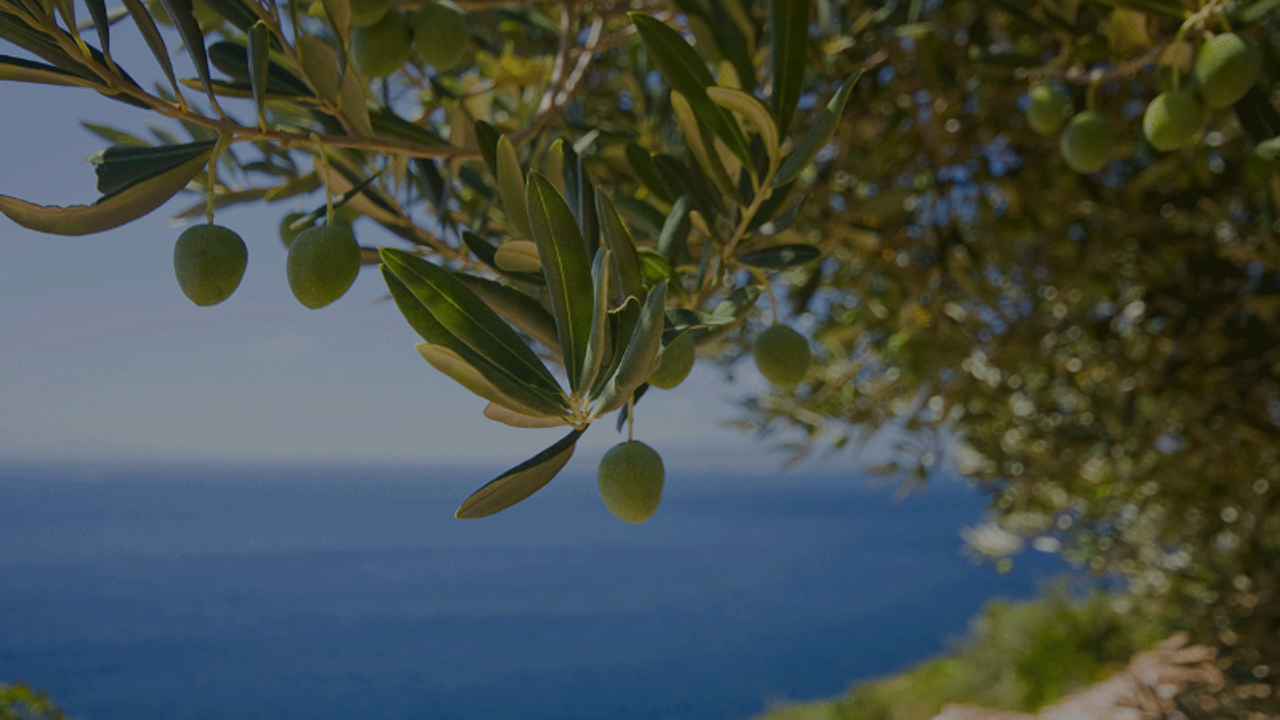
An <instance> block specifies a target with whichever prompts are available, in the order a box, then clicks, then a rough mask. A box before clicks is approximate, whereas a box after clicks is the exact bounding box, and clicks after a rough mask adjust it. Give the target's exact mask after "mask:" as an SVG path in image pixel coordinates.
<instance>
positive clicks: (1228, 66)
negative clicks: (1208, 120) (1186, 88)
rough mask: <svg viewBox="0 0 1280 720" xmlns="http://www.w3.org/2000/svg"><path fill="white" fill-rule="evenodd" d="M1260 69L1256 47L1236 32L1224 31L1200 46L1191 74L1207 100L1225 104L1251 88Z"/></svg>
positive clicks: (1214, 103)
mask: <svg viewBox="0 0 1280 720" xmlns="http://www.w3.org/2000/svg"><path fill="white" fill-rule="evenodd" d="M1261 69H1262V59H1261V58H1260V57H1259V55H1258V50H1257V48H1255V47H1253V46H1252V45H1250V44H1249V43H1248V42H1246V41H1245V39H1244V38H1242V37H1240V36H1239V35H1236V34H1235V33H1222V34H1221V35H1215V36H1213V37H1212V38H1210V40H1209V41H1208V42H1206V43H1205V44H1203V45H1201V46H1200V50H1199V51H1198V52H1197V53H1196V61H1195V64H1194V65H1193V66H1192V67H1191V74H1192V76H1193V77H1195V80H1196V86H1197V88H1198V90H1199V91H1200V97H1201V99H1203V100H1204V104H1205V105H1208V106H1209V107H1211V108H1225V107H1230V106H1231V105H1233V104H1235V102H1236V101H1237V100H1239V99H1240V98H1242V97H1244V95H1245V93H1247V92H1249V88H1251V87H1253V84H1254V83H1255V82H1257V81H1258V74H1259V72H1260V71H1261Z"/></svg>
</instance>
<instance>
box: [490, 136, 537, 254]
mask: <svg viewBox="0 0 1280 720" xmlns="http://www.w3.org/2000/svg"><path fill="white" fill-rule="evenodd" d="M495 159H496V161H497V164H498V169H497V173H496V175H497V178H498V194H499V195H501V196H502V209H503V210H504V211H506V213H507V221H508V222H509V223H510V224H511V227H512V228H513V229H514V230H515V232H516V235H517V236H518V237H519V238H521V239H524V240H532V239H533V231H532V230H531V229H529V210H528V208H527V207H526V206H525V192H524V170H522V169H521V168H520V158H519V156H517V155H516V147H515V145H512V144H511V140H510V139H508V138H507V136H506V135H503V136H502V137H500V138H498V146H497V149H496V156H495Z"/></svg>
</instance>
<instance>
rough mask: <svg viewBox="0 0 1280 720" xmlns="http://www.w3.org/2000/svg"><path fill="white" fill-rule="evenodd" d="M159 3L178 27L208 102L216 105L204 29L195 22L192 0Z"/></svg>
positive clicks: (161, 1) (165, 0)
mask: <svg viewBox="0 0 1280 720" xmlns="http://www.w3.org/2000/svg"><path fill="white" fill-rule="evenodd" d="M160 4H161V5H163V6H164V10H165V12H167V13H169V19H171V20H173V25H174V27H176V28H177V29H178V36H179V37H181V38H182V44H183V45H186V46H187V54H188V55H190V56H191V62H192V63H193V64H194V65H195V67H196V75H197V76H198V77H199V78H200V83H201V84H202V85H203V86H204V91H205V94H207V95H208V96H209V102H211V103H213V105H214V107H217V105H218V100H217V99H216V98H215V97H214V95H213V85H212V82H213V79H212V78H211V77H210V76H209V56H208V54H207V53H206V51H205V46H204V31H203V30H201V29H200V23H198V22H196V16H195V7H194V5H193V4H192V0H160Z"/></svg>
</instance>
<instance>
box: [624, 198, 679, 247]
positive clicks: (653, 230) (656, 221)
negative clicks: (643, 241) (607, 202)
mask: <svg viewBox="0 0 1280 720" xmlns="http://www.w3.org/2000/svg"><path fill="white" fill-rule="evenodd" d="M613 204H614V206H615V207H617V208H618V214H619V215H621V216H622V217H623V219H625V220H626V221H627V225H628V227H630V228H631V229H632V230H634V231H635V233H636V235H637V236H638V237H642V238H656V237H658V234H659V233H661V232H662V224H663V223H664V222H666V219H667V218H666V215H664V214H663V213H662V211H661V210H658V208H656V207H654V206H652V205H650V204H649V203H647V202H645V201H643V200H637V199H635V198H633V197H631V196H630V195H624V194H618V195H615V196H614V198H613Z"/></svg>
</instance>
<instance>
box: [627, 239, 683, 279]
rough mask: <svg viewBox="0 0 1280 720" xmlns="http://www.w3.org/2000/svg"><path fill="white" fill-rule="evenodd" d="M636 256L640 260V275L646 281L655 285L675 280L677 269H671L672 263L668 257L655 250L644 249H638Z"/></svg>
mask: <svg viewBox="0 0 1280 720" xmlns="http://www.w3.org/2000/svg"><path fill="white" fill-rule="evenodd" d="M636 256H637V257H639V258H640V274H642V275H643V276H644V279H645V280H646V281H648V282H651V283H654V282H658V281H659V280H674V279H675V276H676V272H675V268H673V267H671V261H670V260H668V259H667V256H666V255H663V254H662V253H660V252H658V251H657V250H654V249H653V248H645V247H642V248H636Z"/></svg>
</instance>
